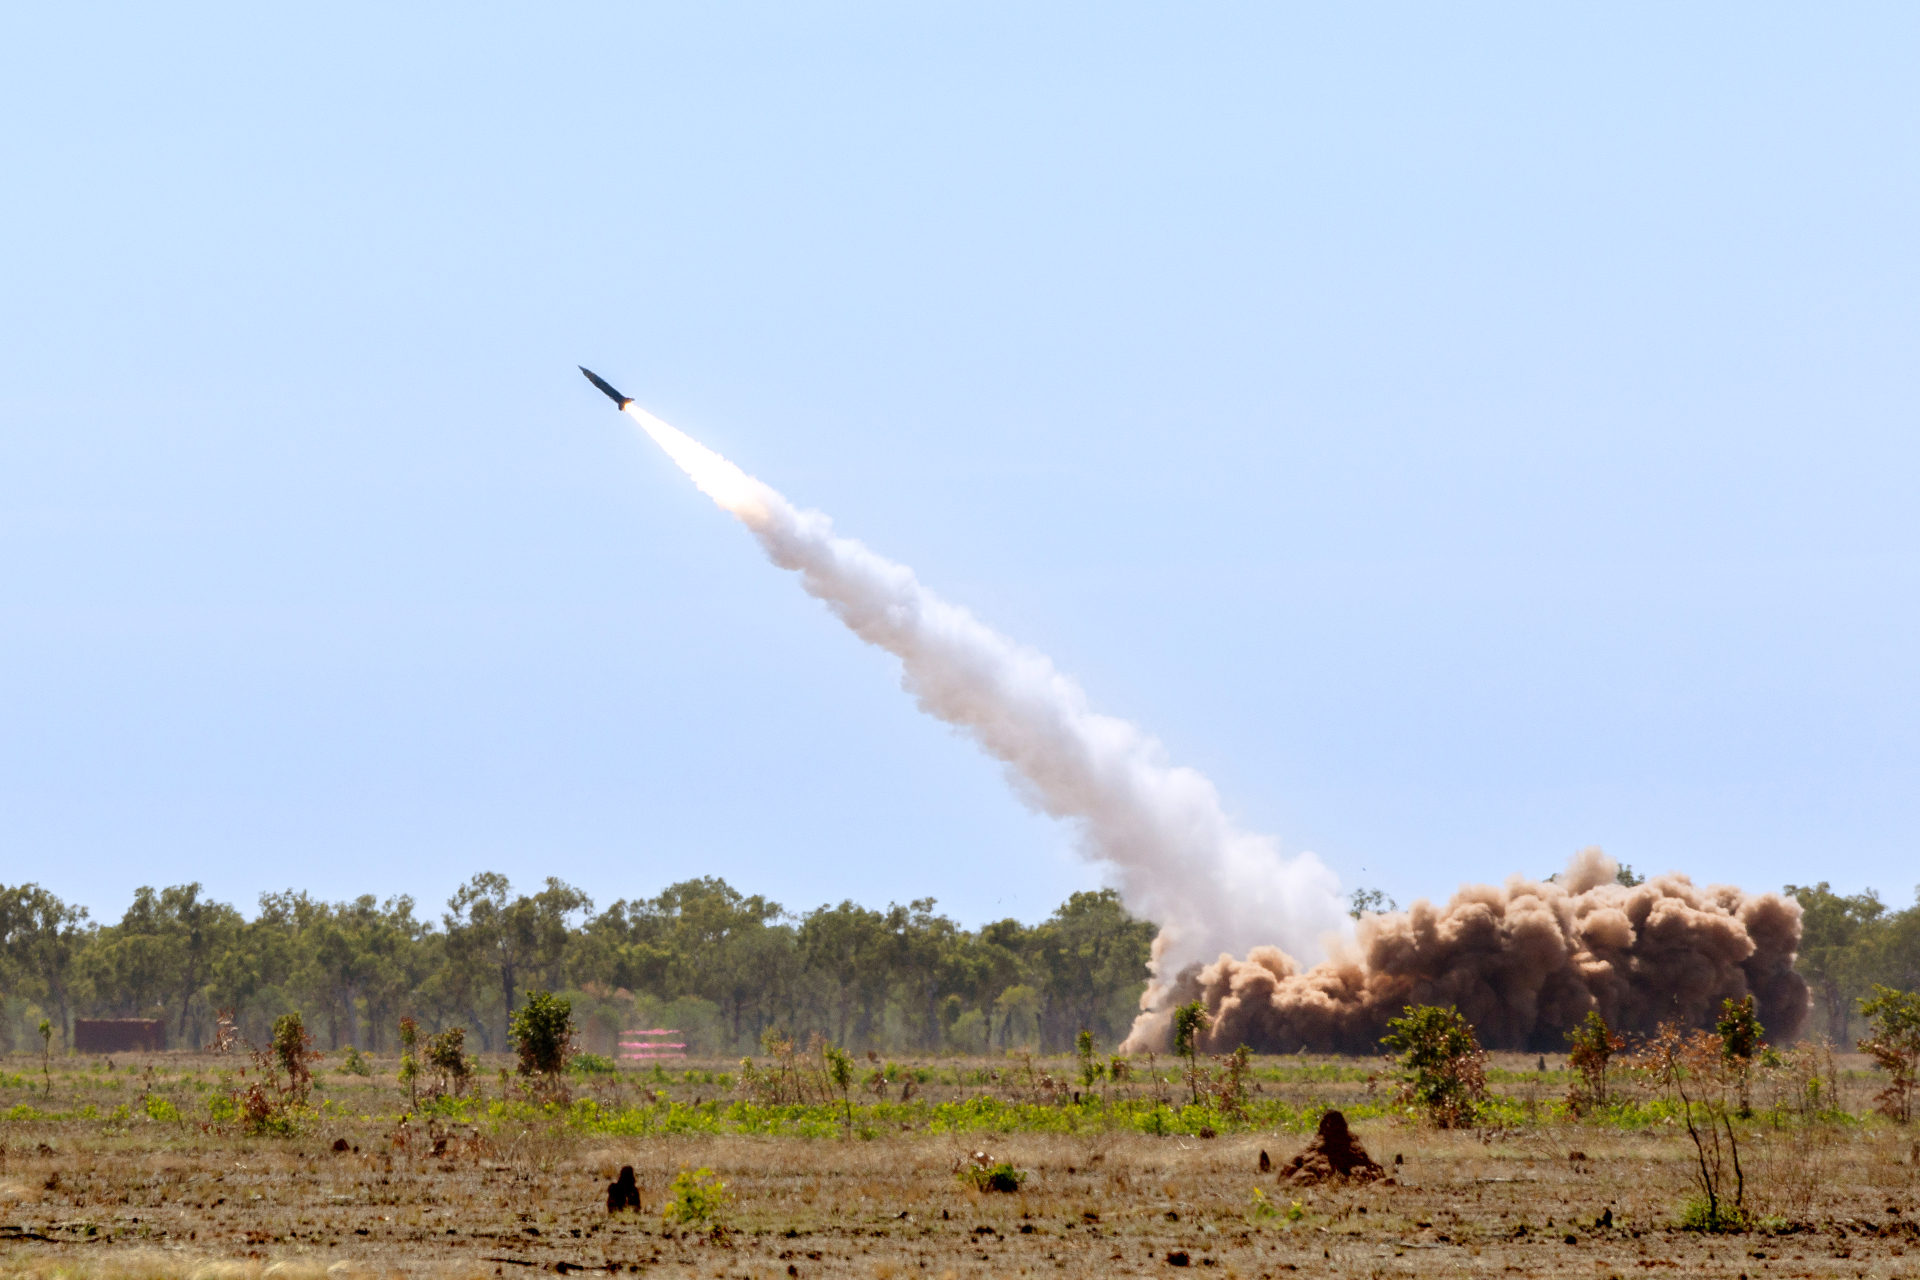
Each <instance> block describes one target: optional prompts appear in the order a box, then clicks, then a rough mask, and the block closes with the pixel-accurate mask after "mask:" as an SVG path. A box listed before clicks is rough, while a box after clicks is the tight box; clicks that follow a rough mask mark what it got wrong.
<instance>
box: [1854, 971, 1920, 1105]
mask: <svg viewBox="0 0 1920 1280" xmlns="http://www.w3.org/2000/svg"><path fill="white" fill-rule="evenodd" d="M1860 1016H1861V1017H1863V1018H1865V1019H1866V1020H1867V1024H1868V1025H1869V1026H1870V1027H1871V1028H1872V1029H1873V1034H1872V1035H1870V1036H1868V1037H1867V1038H1866V1039H1865V1040H1862V1041H1861V1042H1860V1052H1862V1053H1865V1054H1868V1055H1870V1056H1871V1057H1872V1058H1873V1062H1874V1065H1875V1066H1877V1067H1879V1068H1880V1069H1881V1070H1882V1071H1885V1072H1886V1073H1887V1074H1888V1076H1889V1077H1891V1080H1890V1082H1889V1083H1888V1085H1887V1087H1886V1088H1885V1089H1883V1090H1881V1091H1880V1093H1878V1094H1877V1095H1875V1097H1874V1101H1875V1102H1876V1103H1878V1104H1879V1107H1880V1110H1881V1111H1883V1112H1884V1113H1886V1114H1887V1115H1888V1116H1891V1117H1892V1118H1893V1119H1895V1120H1898V1121H1900V1122H1901V1123H1902V1124H1905V1123H1907V1122H1908V1121H1911V1120H1912V1119H1913V1096H1914V1093H1915V1091H1916V1089H1920V993H1917V992H1912V991H1896V990H1894V989H1893V988H1892V987H1883V986H1881V985H1880V984H1879V983H1877V982H1876V983H1874V984H1873V998H1872V999H1870V1000H1862V1001H1861V1002H1860Z"/></svg>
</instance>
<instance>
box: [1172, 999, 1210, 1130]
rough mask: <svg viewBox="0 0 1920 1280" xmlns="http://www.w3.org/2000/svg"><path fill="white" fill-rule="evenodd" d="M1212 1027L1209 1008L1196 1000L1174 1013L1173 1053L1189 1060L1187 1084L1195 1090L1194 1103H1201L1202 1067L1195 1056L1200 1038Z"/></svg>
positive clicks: (1180, 1007)
mask: <svg viewBox="0 0 1920 1280" xmlns="http://www.w3.org/2000/svg"><path fill="white" fill-rule="evenodd" d="M1211 1025H1212V1019H1210V1018H1208V1017H1207V1006H1206V1005H1205V1004H1203V1003H1202V1002H1201V1001H1198V1000H1194V1001H1191V1002H1189V1003H1187V1004H1183V1005H1180V1006H1179V1007H1178V1008H1176V1009H1175V1010H1174V1011H1173V1051H1174V1053H1175V1054H1177V1055H1178V1056H1180V1057H1182V1058H1185V1059H1186V1060H1187V1084H1188V1085H1189V1086H1190V1087H1191V1088H1192V1090H1193V1101H1194V1102H1195V1103H1196V1104H1197V1103H1198V1102H1199V1101H1200V1075H1199V1072H1200V1065H1199V1063H1198V1062H1197V1061H1196V1060H1195V1056H1194V1055H1195V1054H1197V1053H1198V1052H1199V1049H1200V1043H1199V1042H1200V1037H1201V1036H1202V1035H1204V1034H1206V1030H1207V1028H1208V1027H1209V1026H1211Z"/></svg>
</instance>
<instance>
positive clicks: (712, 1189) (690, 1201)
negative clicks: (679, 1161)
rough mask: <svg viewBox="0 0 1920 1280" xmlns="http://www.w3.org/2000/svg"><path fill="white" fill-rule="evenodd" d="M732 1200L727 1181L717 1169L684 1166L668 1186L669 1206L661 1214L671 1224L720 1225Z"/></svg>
mask: <svg viewBox="0 0 1920 1280" xmlns="http://www.w3.org/2000/svg"><path fill="white" fill-rule="evenodd" d="M731 1200H732V1196H731V1195H729V1194H728V1192H727V1184H726V1183H724V1182H722V1181H720V1178H719V1176H718V1175H716V1174H715V1173H714V1171H713V1170H711V1169H688V1168H687V1167H685V1166H684V1165H683V1166H681V1169H680V1172H679V1173H677V1174H675V1175H674V1177H673V1183H672V1185H670V1186H669V1187H668V1188H667V1205H666V1208H665V1209H664V1210H663V1211H662V1212H661V1215H660V1216H661V1217H662V1218H663V1219H665V1220H666V1221H667V1222H669V1223H675V1222H678V1223H682V1224H684V1225H686V1226H703V1225H705V1224H707V1223H714V1224H716V1225H718V1224H719V1223H720V1222H721V1221H722V1219H723V1218H724V1217H725V1214H726V1211H727V1205H728V1203H729V1202H730V1201H731Z"/></svg>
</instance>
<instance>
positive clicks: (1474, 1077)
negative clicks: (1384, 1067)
mask: <svg viewBox="0 0 1920 1280" xmlns="http://www.w3.org/2000/svg"><path fill="white" fill-rule="evenodd" d="M1380 1043H1381V1044H1383V1045H1385V1046H1386V1047H1387V1048H1388V1049H1389V1050H1391V1054H1390V1060H1391V1061H1392V1062H1393V1065H1394V1076H1395V1078H1396V1079H1397V1080H1399V1081H1400V1098H1399V1101H1400V1102H1401V1103H1402V1104H1403V1105H1410V1106H1412V1107H1414V1108H1416V1109H1417V1110H1419V1111H1420V1112H1421V1113H1422V1114H1423V1115H1424V1116H1426V1118H1427V1119H1429V1120H1431V1121H1432V1122H1433V1123H1434V1124H1436V1125H1438V1126H1439V1127H1441V1128H1442V1129H1455V1128H1461V1127H1464V1126H1466V1125H1470V1124H1472V1123H1473V1121H1474V1118H1475V1117H1476V1116H1477V1115H1478V1114H1479V1112H1480V1107H1481V1105H1482V1103H1483V1102H1484V1101H1485V1100H1486V1093H1487V1068H1486V1060H1487V1055H1486V1054H1485V1053H1484V1052H1483V1051H1482V1050H1481V1048H1480V1042H1479V1040H1478V1039H1476V1038H1475V1036H1474V1034H1473V1025H1472V1024H1471V1023H1469V1022H1468V1021H1467V1020H1466V1019H1465V1018H1464V1017H1462V1016H1461V1015H1460V1011H1459V1010H1458V1009H1456V1008H1454V1007H1453V1006H1452V1005H1448V1006H1447V1007H1446V1008H1444V1009H1443V1008H1440V1007H1439V1006H1437V1005H1430V1004H1423V1005H1408V1006H1407V1008H1406V1012H1405V1014H1404V1015H1403V1016H1402V1017H1398V1018H1394V1019H1392V1020H1390V1021H1389V1022H1388V1023H1387V1034H1386V1035H1384V1036H1382V1037H1381V1039H1380Z"/></svg>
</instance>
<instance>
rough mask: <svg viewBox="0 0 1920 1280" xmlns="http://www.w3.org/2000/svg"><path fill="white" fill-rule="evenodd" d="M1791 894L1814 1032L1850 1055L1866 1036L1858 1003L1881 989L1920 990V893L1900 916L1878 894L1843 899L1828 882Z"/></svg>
mask: <svg viewBox="0 0 1920 1280" xmlns="http://www.w3.org/2000/svg"><path fill="white" fill-rule="evenodd" d="M1787 892H1788V893H1789V894H1791V895H1792V896H1793V898H1794V899H1795V900H1796V901H1798V902H1799V903H1800V910H1801V915H1800V961H1799V969H1800V972H1801V974H1802V976H1804V977H1805V978H1806V980H1807V983H1808V985H1809V986H1811V987H1812V988H1813V1023H1812V1028H1813V1030H1814V1032H1815V1033H1816V1034H1819V1035H1824V1036H1825V1037H1826V1038H1827V1039H1829V1040H1831V1041H1833V1043H1834V1044H1836V1045H1844V1046H1847V1047H1849V1048H1850V1047H1852V1045H1853V1042H1854V1041H1855V1040H1856V1039H1858V1038H1859V1037H1860V1036H1861V1035H1864V1034H1865V1023H1864V1021H1863V1019H1862V1016H1861V1012H1860V1002H1861V1001H1862V1000H1866V999H1870V998H1872V997H1873V995H1874V988H1875V987H1876V986H1881V987H1889V988H1892V989H1893V990H1895V991H1920V889H1916V890H1915V893H1914V899H1915V901H1914V905H1913V906H1910V907H1907V908H1906V909H1905V910H1901V911H1895V910H1892V909H1890V908H1889V907H1888V906H1887V904H1886V903H1884V902H1882V901H1881V900H1880V895H1879V894H1878V893H1877V892H1875V891H1874V890H1872V889H1867V890H1864V891H1863V892H1860V893H1856V894H1837V893H1835V892H1833V890H1832V888H1831V887H1830V886H1829V885H1828V883H1827V882H1826V881H1824V880H1822V881H1821V882H1820V883H1819V884H1816V885H1813V886H1811V887H1806V886H1801V885H1791V884H1790V885H1788V886H1787Z"/></svg>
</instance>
